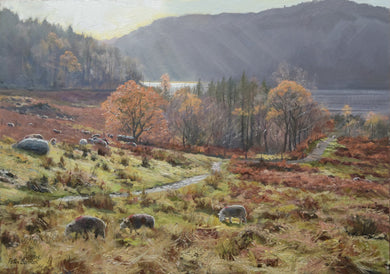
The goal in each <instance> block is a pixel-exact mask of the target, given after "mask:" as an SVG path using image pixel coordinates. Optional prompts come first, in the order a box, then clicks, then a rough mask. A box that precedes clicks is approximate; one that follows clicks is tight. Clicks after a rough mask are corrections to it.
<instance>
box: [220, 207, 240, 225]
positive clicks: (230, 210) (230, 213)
mask: <svg viewBox="0 0 390 274" xmlns="http://www.w3.org/2000/svg"><path fill="white" fill-rule="evenodd" d="M218 216H219V220H220V221H221V222H224V221H225V219H226V218H229V222H230V223H232V217H234V218H239V219H240V224H242V222H245V223H246V210H245V207H243V206H242V205H231V206H226V207H224V208H222V209H221V211H219V213H218Z"/></svg>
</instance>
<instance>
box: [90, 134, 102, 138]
mask: <svg viewBox="0 0 390 274" xmlns="http://www.w3.org/2000/svg"><path fill="white" fill-rule="evenodd" d="M95 137H96V138H100V134H94V135H92V138H95Z"/></svg>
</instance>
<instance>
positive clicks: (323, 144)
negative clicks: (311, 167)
mask: <svg viewBox="0 0 390 274" xmlns="http://www.w3.org/2000/svg"><path fill="white" fill-rule="evenodd" d="M334 140H336V136H332V137H328V138H326V139H325V140H322V141H320V142H319V143H318V144H317V146H316V148H315V149H313V151H312V152H311V153H309V155H307V156H306V157H305V158H303V159H300V160H293V161H287V163H289V164H299V163H307V162H313V161H319V160H321V158H322V154H324V151H325V149H326V148H327V147H328V146H329V144H330V143H331V142H333V141H334Z"/></svg>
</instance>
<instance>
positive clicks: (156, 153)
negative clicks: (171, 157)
mask: <svg viewBox="0 0 390 274" xmlns="http://www.w3.org/2000/svg"><path fill="white" fill-rule="evenodd" d="M167 156H168V153H167V152H166V151H164V150H161V149H153V151H152V157H153V159H156V160H159V161H164V160H165V159H167Z"/></svg>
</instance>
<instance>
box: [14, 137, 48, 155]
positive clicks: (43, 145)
mask: <svg viewBox="0 0 390 274" xmlns="http://www.w3.org/2000/svg"><path fill="white" fill-rule="evenodd" d="M14 148H17V149H22V150H26V151H30V152H33V153H35V154H38V155H45V154H47V153H48V152H49V150H50V148H49V143H48V142H47V141H46V140H42V139H37V138H27V139H23V140H21V141H20V142H19V143H17V144H16V145H14Z"/></svg>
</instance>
